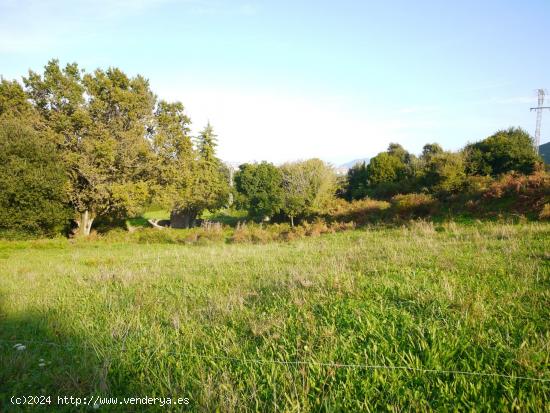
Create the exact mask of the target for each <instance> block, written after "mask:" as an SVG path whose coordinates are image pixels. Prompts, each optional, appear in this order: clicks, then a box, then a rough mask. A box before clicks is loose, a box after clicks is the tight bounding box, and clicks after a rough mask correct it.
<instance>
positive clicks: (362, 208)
mask: <svg viewBox="0 0 550 413" xmlns="http://www.w3.org/2000/svg"><path fill="white" fill-rule="evenodd" d="M390 206H391V205H390V203H389V202H387V201H377V200H374V199H369V198H366V199H362V200H359V201H352V202H346V201H344V200H342V199H340V200H338V201H335V202H334V203H333V204H332V206H331V207H330V208H329V209H328V211H327V214H326V215H325V217H326V218H327V219H329V220H334V221H344V222H356V223H358V224H360V225H363V224H365V223H367V222H371V221H374V220H378V219H381V218H382V217H383V215H384V212H385V211H386V210H388V209H389V208H390Z"/></svg>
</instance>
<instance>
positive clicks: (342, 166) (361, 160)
mask: <svg viewBox="0 0 550 413" xmlns="http://www.w3.org/2000/svg"><path fill="white" fill-rule="evenodd" d="M369 161H370V158H359V159H354V160H353V161H349V162H346V163H344V164H342V165H340V166H339V167H338V168H346V169H350V168H352V167H354V166H355V165H357V164H358V163H361V162H365V163H366V164H368V163H369Z"/></svg>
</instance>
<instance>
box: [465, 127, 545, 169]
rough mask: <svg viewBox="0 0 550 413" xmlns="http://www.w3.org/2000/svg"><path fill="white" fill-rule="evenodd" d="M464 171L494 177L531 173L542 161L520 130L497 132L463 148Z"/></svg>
mask: <svg viewBox="0 0 550 413" xmlns="http://www.w3.org/2000/svg"><path fill="white" fill-rule="evenodd" d="M465 154H466V171H467V172H468V173H469V174H471V175H493V176H497V175H500V174H503V173H506V172H511V171H516V172H521V173H524V174H530V173H532V172H533V171H534V170H535V168H536V166H537V164H538V163H540V162H541V161H542V160H541V159H540V157H539V156H538V155H537V151H536V148H535V146H534V143H533V139H532V138H531V136H530V135H529V134H528V133H527V132H526V131H524V130H523V129H521V128H509V129H506V130H500V131H498V132H496V133H495V134H494V135H491V136H489V137H488V138H486V139H484V140H482V141H480V142H477V143H473V144H470V145H468V146H466V148H465Z"/></svg>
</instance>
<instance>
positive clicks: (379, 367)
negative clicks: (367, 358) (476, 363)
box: [0, 340, 550, 383]
mask: <svg viewBox="0 0 550 413" xmlns="http://www.w3.org/2000/svg"><path fill="white" fill-rule="evenodd" d="M2 342H3V343H31V344H41V345H51V346H56V347H64V348H72V346H67V345H63V344H59V343H54V342H48V341H33V340H27V341H21V340H0V343H2ZM168 354H172V355H178V356H185V357H193V358H201V359H207V360H227V361H234V362H238V363H243V364H245V363H251V364H252V363H254V364H279V365H285V366H315V367H331V368H345V369H362V370H404V371H412V372H417V373H424V374H442V375H464V376H481V377H496V378H503V379H510V380H526V381H533V382H543V383H546V382H550V378H538V377H527V376H516V375H513V374H503V373H490V372H483V371H464V370H445V369H428V368H421V367H410V366H396V365H384V364H355V363H337V362H330V363H323V362H317V361H309V360H273V359H250V358H238V357H231V356H224V355H208V354H197V353H185V352H168Z"/></svg>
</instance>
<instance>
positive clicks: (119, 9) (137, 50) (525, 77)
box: [0, 0, 550, 164]
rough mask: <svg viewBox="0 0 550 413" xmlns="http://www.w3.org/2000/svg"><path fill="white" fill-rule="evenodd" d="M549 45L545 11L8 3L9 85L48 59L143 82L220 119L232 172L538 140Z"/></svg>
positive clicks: (516, 7)
mask: <svg viewBox="0 0 550 413" xmlns="http://www.w3.org/2000/svg"><path fill="white" fill-rule="evenodd" d="M548 39H550V1H548V0H524V1H519V0H518V1H507V0H500V1H493V0H484V1H470V0H466V1H460V2H450V1H441V0H440V1H435V0H432V1H425V0H417V1H414V2H413V1H400V0H394V1H392V2H384V1H345V0H341V1H322V0H320V1H298V0H297V1H283V0H280V1H260V0H258V1H254V0H248V1H239V0H235V1H221V0H218V1H215V0H180V1H170V0H110V1H109V0H96V1H91V0H86V1H63V0H62V1H50V0H43V1H40V0H0V62H1V64H0V74H2V75H3V76H4V77H5V78H8V79H13V78H17V79H20V77H21V76H22V75H24V74H25V73H26V72H27V70H28V69H29V68H32V69H33V70H40V69H41V68H42V66H43V65H44V64H45V63H46V62H47V61H48V60H49V59H50V58H59V59H60V60H61V62H63V63H65V62H73V61H76V62H78V63H79V64H80V66H81V67H83V68H85V69H86V70H87V71H92V70H93V69H95V68H97V67H107V66H118V67H120V68H121V69H122V70H124V71H125V72H127V73H129V74H137V73H140V74H143V75H144V76H145V77H147V78H148V79H149V80H150V82H151V86H152V88H153V90H154V92H155V93H156V94H157V95H158V96H159V98H165V99H168V100H180V101H182V102H183V103H184V105H185V106H186V109H187V111H188V114H189V115H190V117H191V119H192V120H193V126H194V130H195V131H196V130H198V129H200V128H201V127H202V126H203V125H204V124H205V123H206V122H207V120H210V121H211V122H212V124H213V126H214V128H215V129H216V131H217V133H218V135H219V144H220V146H219V154H220V156H221V157H222V158H223V159H225V160H228V161H235V162H240V161H251V160H263V159H265V160H269V161H273V162H283V161H287V160H292V159H304V158H309V157H320V158H322V159H325V160H327V161H330V162H333V163H334V164H340V163H343V162H346V161H349V160H351V159H354V158H360V157H370V156H373V155H375V154H376V153H377V152H379V151H381V150H384V149H385V147H386V146H387V145H388V143H389V142H399V143H401V144H403V145H404V146H405V147H406V148H407V149H409V150H410V151H412V152H415V153H418V152H419V151H420V150H421V148H422V146H423V144H424V143H426V142H434V141H436V142H439V143H441V144H442V145H443V146H444V147H445V148H447V149H453V150H454V149H459V148H460V147H462V146H463V145H464V144H465V143H467V142H471V141H475V140H479V139H482V138H484V137H486V136H488V135H489V134H491V133H493V132H494V131H496V130H497V129H500V128H506V127H508V126H521V127H523V128H525V129H526V130H528V131H529V132H530V133H532V134H533V133H534V123H535V115H534V113H530V112H529V107H530V106H534V104H535V103H536V96H535V89H537V88H539V87H545V88H550V52H549V51H550V48H549V47H548ZM548 140H550V113H546V114H545V117H544V118H543V132H542V142H546V141H548Z"/></svg>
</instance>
